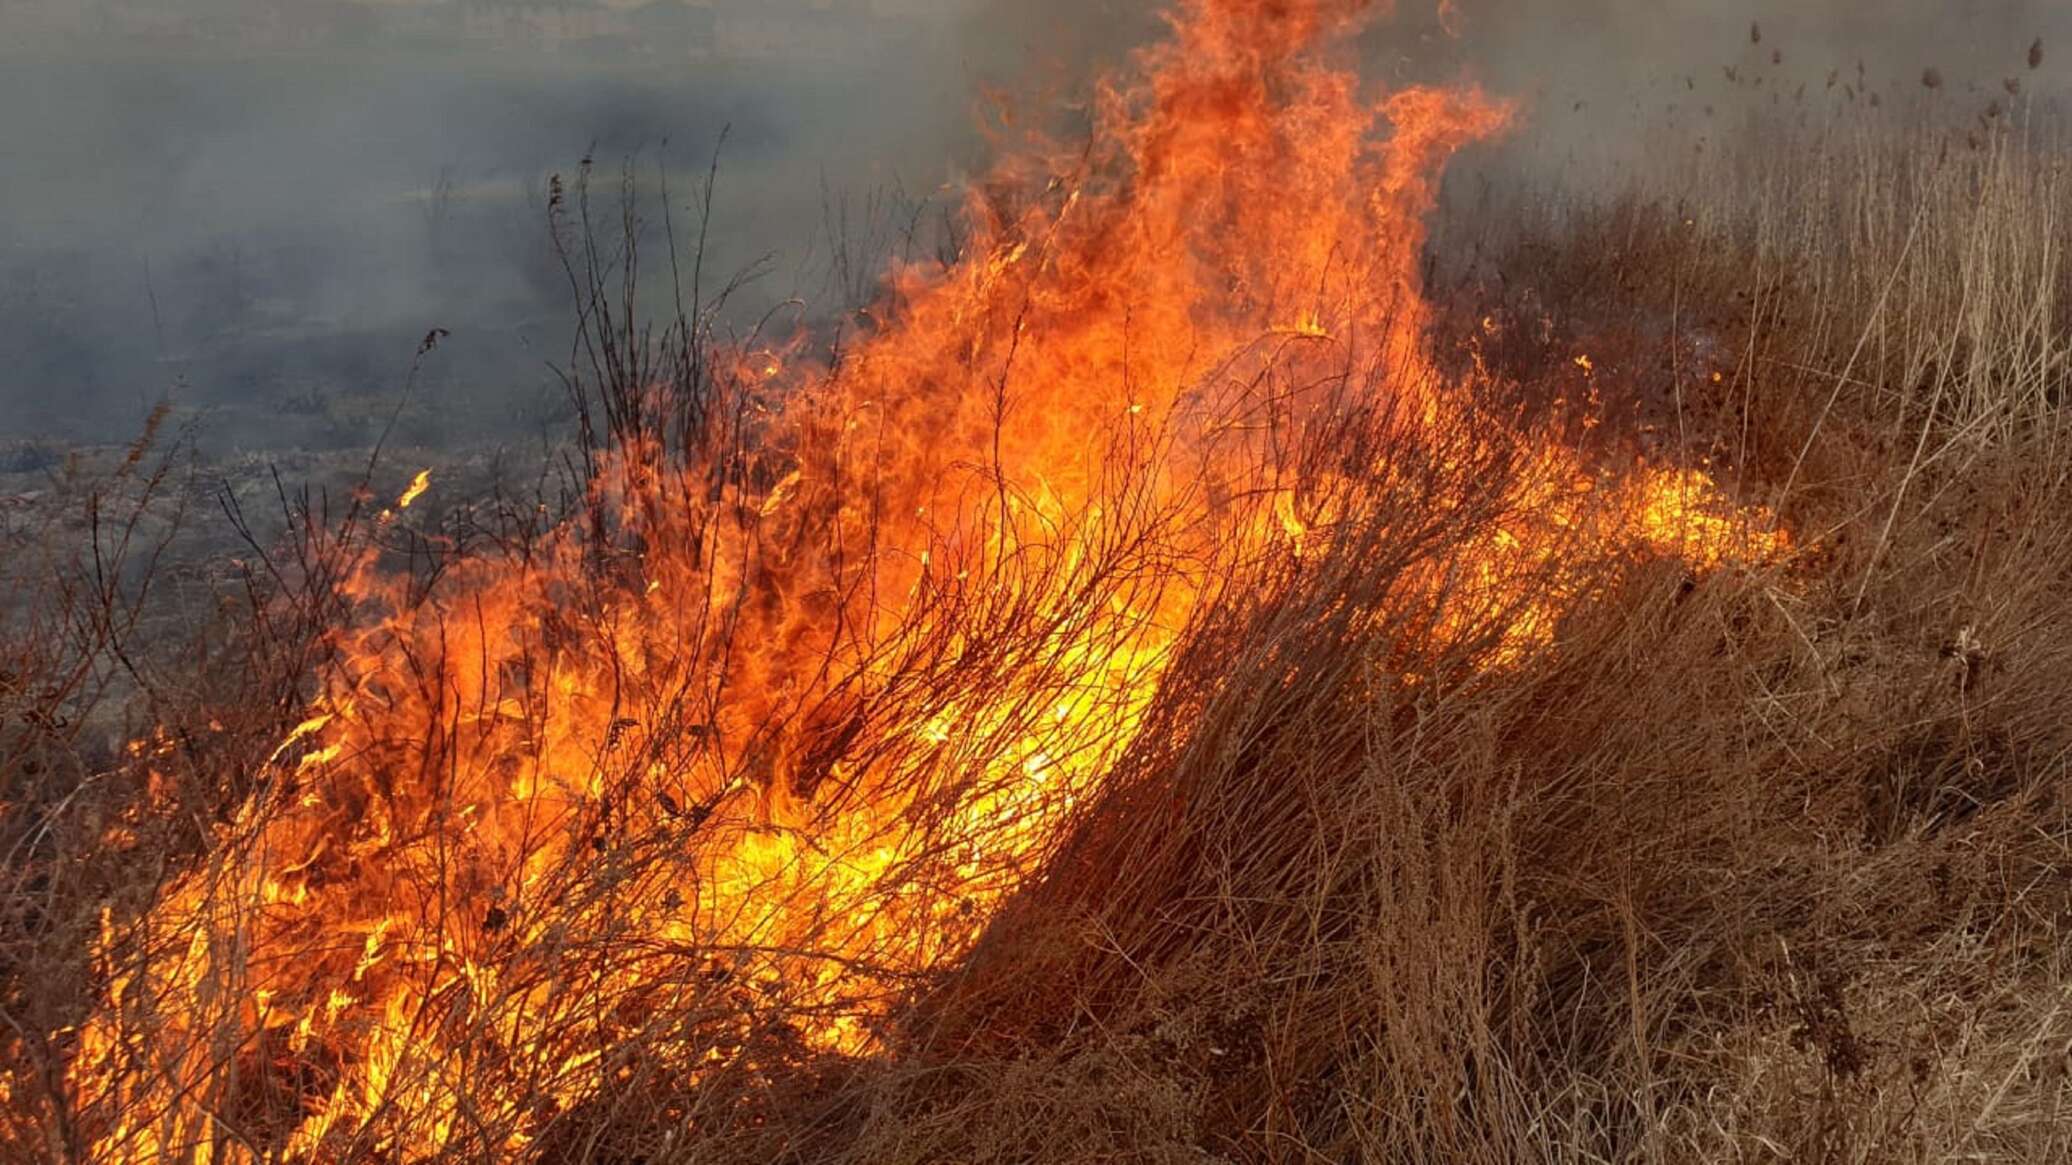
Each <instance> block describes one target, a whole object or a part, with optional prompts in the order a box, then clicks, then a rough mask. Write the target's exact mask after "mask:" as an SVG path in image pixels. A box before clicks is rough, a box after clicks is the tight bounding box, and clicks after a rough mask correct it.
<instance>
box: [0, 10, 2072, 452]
mask: <svg viewBox="0 0 2072 1165" xmlns="http://www.w3.org/2000/svg"><path fill="white" fill-rule="evenodd" d="M1158 7H1159V5H1157V4H1153V3H1149V2H1145V0H1068V2H1056V0H1043V2H1041V3H1038V2H1036V0H818V2H815V0H704V2H702V3H698V4H679V3H677V2H676V0H655V2H653V3H648V4H645V5H643V4H641V3H638V2H637V0H624V2H620V3H595V4H583V3H577V2H575V0H571V2H570V3H568V4H566V5H563V6H561V8H560V9H558V10H557V11H560V12H562V13H563V15H562V16H560V17H556V18H554V19H553V20H548V19H546V18H544V17H540V16H538V13H539V12H541V11H543V10H542V9H540V8H539V7H538V6H530V7H529V8H528V7H527V6H523V5H516V4H506V3H498V2H497V0H471V2H470V3H466V4H463V3H460V2H459V0H421V2H418V0H387V2H384V3H378V4H377V3H355V2H352V0H302V2H300V3H292V4H279V3H260V2H259V0H0V191H4V193H5V196H6V201H5V210H4V213H0V442H4V441H7V440H9V439H16V438H22V437H30V436H42V437H49V438H54V439H58V440H62V441H108V440H119V439H121V437H123V436H124V435H127V434H128V433H130V432H132V431H133V430H134V427H135V425H136V424H137V422H138V420H139V418H140V417H141V416H142V415H143V413H144V412H145V411H146V410H148V408H149V407H150V406H151V405H152V403H153V402H155V401H157V400H159V399H161V398H165V397H170V398H171V399H172V400H173V401H174V402H175V403H176V404H177V405H180V406H182V407H191V408H194V409H203V410H212V412H211V416H213V417H216V418H218V419H217V420H215V421H213V422H212V425H213V426H214V429H213V431H214V432H216V433H217V434H218V439H219V440H220V441H222V442H224V443H227V444H231V445H243V444H250V445H254V446H266V445H267V444H268V443H281V442H287V443H298V442H309V443H319V442H324V441H334V442H340V443H345V442H350V441H352V440H356V439H360V438H361V437H363V436H364V433H365V429H366V423H365V421H366V418H365V417H364V416H362V415H361V414H362V413H365V414H368V415H372V414H374V413H376V412H378V411H379V410H378V409H375V408H374V407H373V406H372V405H371V404H368V405H367V407H365V408H360V409H358V411H356V406H354V405H352V403H351V402H354V401H366V402H373V401H376V400H379V399H385V396H384V394H392V393H393V392H394V391H395V390H396V388H397V387H398V386H399V383H400V381H401V378H402V375H403V371H404V369H405V367H406V366H407V365H408V364H409V362H410V358H411V355H412V353H413V351H414V349H415V346H416V344H417V342H418V340H419V338H421V337H422V336H423V335H424V334H425V333H426V332H427V331H429V330H430V329H432V328H435V327H438V328H446V329H448V330H450V331H451V333H452V336H451V338H450V340H449V341H448V342H447V343H446V344H445V345H444V346H442V350H441V351H440V352H439V353H437V354H436V357H435V358H434V359H433V360H431V361H430V362H428V364H427V368H426V372H425V377H426V385H427V395H428V397H429V398H430V399H431V400H432V401H433V402H435V403H434V405H430V406H427V407H426V409H425V410H422V412H423V416H422V417H421V419H420V424H421V427H422V429H423V432H422V434H421V435H422V436H424V437H425V438H426V439H429V440H445V439H452V440H460V439H465V438H470V437H474V436H480V435H485V434H486V435H492V436H494V435H496V434H497V433H498V432H500V431H502V430H504V429H508V428H510V427H511V426H513V425H514V424H517V423H519V422H522V421H524V420H525V419H526V418H528V417H530V416H532V415H533V414H534V413H535V412H536V411H537V410H540V409H544V408H547V407H548V405H547V404H545V403H543V402H548V401H551V400H552V398H553V397H554V395H555V388H554V382H553V379H552V376H551V373H550V372H549V371H548V368H547V365H548V362H549V361H553V360H557V359H560V358H562V357H564V356H565V354H566V346H565V344H566V334H567V333H566V329H567V322H566V321H567V318H568V314H569V313H568V293H567V288H566V284H565V282H564V281H563V279H562V277H561V274H560V271H559V269H558V267H557V266H556V264H555V262H554V258H553V255H552V252H551V250H550V248H549V247H548V239H547V232H546V230H545V225H544V215H545V209H544V205H543V197H544V196H543V191H544V183H545V177H546V175H547V174H548V173H550V172H555V171H559V172H563V173H569V172H572V171H573V169H574V167H575V166H576V164H577V162H578V160H579V159H581V158H583V157H584V156H586V155H588V156H592V157H594V158H596V159H597V161H598V164H599V167H600V173H601V175H602V178H601V181H602V183H603V185H604V186H605V187H606V188H607V190H606V192H605V193H606V196H608V197H615V194H614V193H613V192H614V191H615V190H616V183H617V174H618V167H619V165H620V164H621V162H622V161H623V160H624V159H626V158H628V157H629V156H630V157H635V158H637V159H638V163H637V164H638V165H639V166H640V167H641V169H642V172H643V173H644V174H660V173H662V172H663V171H664V170H667V171H669V172H670V173H671V174H672V175H673V177H672V179H671V181H672V183H673V190H674V192H675V194H676V197H674V198H673V199H672V204H673V205H674V206H676V207H677V208H678V210H679V211H681V210H682V208H683V207H684V205H685V204H686V203H687V202H688V201H689V198H688V193H687V192H688V191H689V190H690V189H691V188H692V186H693V184H694V183H695V180H696V176H697V175H699V174H700V173H702V171H703V169H704V166H705V163H706V161H707V159H708V156H709V154H710V152H711V150H712V149H713V147H714V145H715V143H716V142H717V141H718V139H719V137H720V133H721V130H722V128H723V127H730V128H729V133H728V138H727V147H726V150H725V152H724V154H723V155H722V174H721V182H720V188H719V196H718V198H717V201H716V205H715V212H716V219H715V223H714V236H713V237H714V239H715V240H716V242H715V246H714V254H713V256H712V262H711V264H710V266H711V267H712V269H715V270H725V271H731V270H738V269H741V268H744V267H747V266H749V265H751V264H753V263H755V262H756V261H757V260H758V259H760V258H761V257H763V256H765V255H769V256H774V259H773V261H771V262H769V263H768V264H766V265H765V266H764V267H763V268H762V270H763V274H762V276H761V278H760V279H759V280H758V281H757V282H756V283H755V284H754V285H753V286H752V287H751V288H750V290H749V291H748V292H746V293H745V294H744V296H743V299H742V308H743V315H744V317H752V316H753V315H754V314H755V313H757V312H760V311H762V310H765V309H767V308H768V307H769V306H770V305H772V304H775V303H777V302H779V301H782V300H784V299H786V298H787V297H791V296H803V297H806V298H808V299H810V300H813V301H814V302H816V303H822V304H827V303H832V302H834V301H839V300H840V299H841V298H843V296H844V295H848V296H850V297H853V296H854V294H855V292H856V285H857V283H858V278H859V277H858V274H857V272H855V271H854V270H844V269H842V267H841V264H840V263H838V262H835V261H834V257H835V255H836V252H835V251H834V250H832V249H831V240H830V237H829V236H830V235H831V234H834V235H841V234H844V233H850V232H853V233H854V234H855V235H857V236H861V237H862V238H863V239H864V242H865V244H866V245H864V246H862V247H861V248H860V249H861V250H863V251H868V252H869V253H870V254H871V255H872V256H876V255H877V254H879V253H880V252H881V251H882V250H884V249H885V246H884V245H881V244H885V242H886V240H885V239H884V238H883V237H878V236H874V235H873V233H872V232H871V231H870V230H869V229H867V228H866V227H863V226H860V225H857V224H860V223H862V222H864V221H865V220H867V219H871V218H872V216H873V211H872V206H873V203H874V200H873V195H874V193H875V194H877V195H878V197H877V198H876V199H875V205H876V206H877V207H878V208H879V213H878V217H880V218H883V217H887V216H888V215H887V213H886V212H885V211H884V208H886V207H888V206H892V205H895V204H897V205H901V206H904V205H907V204H908V202H910V201H911V200H916V199H926V198H928V197H930V196H931V195H933V194H935V193H936V192H937V191H939V190H942V189H944V188H945V186H946V184H948V183H951V182H953V181H954V180H955V178H956V177H957V176H958V175H959V174H960V173H963V172H965V171H966V170H968V169H969V168H971V167H973V166H976V165H979V164H982V160H983V159H982V154H981V149H980V146H979V144H978V138H977V136H976V135H975V134H974V133H973V132H972V130H971V128H970V127H971V125H972V122H973V116H972V114H973V109H974V107H975V105H976V103H977V102H976V97H977V94H978V93H979V92H980V91H981V90H982V89H984V88H986V87H988V86H990V87H993V88H996V89H999V90H1004V91H1009V92H1021V93H1034V94H1039V95H1042V96H1040V97H1037V98H1032V100H1039V101H1055V102H1058V103H1059V104H1060V107H1066V106H1069V105H1070V104H1071V101H1072V98H1073V96H1074V95H1075V94H1078V93H1082V92H1083V91H1084V87H1085V84H1086V82H1087V80H1088V78H1089V77H1090V76H1091V75H1092V74H1093V73H1094V72H1095V71H1097V70H1098V69H1100V68H1102V67H1106V66H1109V65H1113V64H1115V63H1117V62H1119V61H1120V60H1122V59H1123V58H1124V57H1125V56H1126V55H1127V52H1128V49H1129V47H1130V46H1131V45H1133V44H1135V43H1138V42H1140V41H1141V40H1142V39H1143V38H1144V37H1146V36H1148V35H1151V34H1152V33H1154V32H1155V31H1156V28H1157V21H1156V16H1155V14H1156V11H1157V9H1158ZM2068 9H2072V6H2067V5H2064V4H2062V3H2059V2H2057V0H1999V2H1988V0H1955V2H1952V0H1886V2H1882V3H1865V2H1857V0H1847V2H1844V0H1832V2H1829V3H1805V2H1796V3H1793V2H1785V0H1759V2H1755V3H1720V2H1704V0H1459V4H1458V13H1457V16H1456V17H1455V18H1453V19H1451V20H1450V21H1449V22H1448V23H1450V25H1451V28H1452V33H1449V31H1448V28H1447V27H1446V26H1445V25H1442V22H1441V20H1440V18H1439V14H1438V12H1437V11H1436V7H1435V5H1434V4H1433V3H1431V2H1430V0H1404V2H1403V3H1401V4H1399V5H1398V6H1397V9H1396V11H1395V13H1394V15H1393V16H1392V17H1391V18H1389V19H1387V20H1386V21H1383V22H1381V23H1380V24H1378V25H1377V27H1376V29H1375V30H1374V31H1373V33H1372V34H1371V35H1370V36H1369V37H1368V38H1367V39H1366V41H1365V42H1364V44H1363V52H1364V53H1365V54H1366V57H1367V65H1368V70H1369V73H1370V75H1371V76H1372V78H1373V79H1374V80H1375V81H1376V82H1377V83H1400V82H1410V81H1456V80H1463V79H1473V80H1478V81H1480V82H1481V83H1483V84H1484V85H1486V86H1487V87H1489V88H1490V89H1492V90H1494V91H1496V92H1499V93H1504V94H1510V95H1515V96H1517V97H1518V98H1520V99H1521V101H1522V103H1523V105H1524V107H1525V109H1526V114H1525V118H1524V121H1523V123H1522V125H1521V128H1520V130H1519V131H1518V133H1517V134H1516V135H1515V140H1514V143H1513V145H1512V146H1511V147H1509V148H1510V150H1511V152H1512V154H1513V158H1512V162H1511V164H1512V165H1514V166H1516V167H1520V168H1525V169H1531V168H1541V169H1548V168H1551V169H1554V170H1563V171H1564V173H1563V175H1562V178H1563V180H1568V181H1573V180H1575V178H1576V175H1577V174H1587V173H1604V174H1609V173H1614V172H1623V170H1628V169H1631V168H1633V167H1638V166H1644V165H1647V164H1650V163H1651V162H1652V161H1653V160H1654V154H1655V153H1656V152H1657V151H1658V148H1659V143H1660V142H1661V141H1663V140H1664V135H1665V134H1666V135H1667V137H1668V139H1669V140H1677V139H1679V138H1681V139H1689V140H1692V141H1696V140H1700V139H1703V138H1705V137H1707V136H1708V135H1715V134H1718V133H1720V132H1722V130H1721V128H1720V126H1721V125H1722V124H1723V123H1724V122H1725V121H1726V120H1727V119H1728V118H1730V117H1732V116H1733V115H1735V114H1736V113H1739V112H1748V111H1761V110H1764V109H1770V108H1776V109H1789V108H1793V107H1796V109H1797V110H1798V111H1799V112H1798V113H1797V116H1800V117H1813V118H1831V117H1836V116H1840V115H1841V114H1842V113H1843V112H1845V111H1847V110H1849V109H1851V108H1854V107H1857V106H1860V105H1867V104H1868V101H1869V96H1870V94H1871V93H1876V94H1878V95H1879V97H1880V100H1881V102H1882V103H1883V104H1884V105H1885V106H1886V107H1888V108H1900V107H1904V108H1913V107H1916V106H1919V105H1921V104H1922V103H1924V102H1929V103H1937V106H1938V107H1939V108H1940V109H1942V110H1943V111H1944V112H1945V114H1946V116H1947V118H1948V119H1949V120H1950V121H1951V122H1952V123H1953V124H1962V123H1964V122H1965V121H1967V120H1969V119H1971V118H1973V117H1975V116H1979V115H1980V114H1981V112H1982V111H1983V110H1984V109H1985V108H1986V107H1987V106H1988V103H1989V102H1992V101H1995V100H1998V101H2002V102H2003V103H2013V102H2016V101H2019V102H2037V101H2042V102H2051V101H2054V100H2056V99H2057V98H2058V97H2060V96H2061V95H2062V94H2063V92H2064V90H2065V89H2066V87H2067V86H2066V80H2067V77H2068V76H2072V74H2068V72H2067V69H2066V66H2067V64H2068V63H2072V11H2068ZM528 11H529V12H532V13H533V15H531V16H528V15H526V13H527V12H528ZM568 13H575V14H576V15H574V16H570V15H567V14H568ZM1454 34H1457V35H1454ZM2039 38H2041V40H2042V42H2043V46H2044V58H2043V61H2042V63H2041V65H2040V66H2039V67H2037V68H2034V69H2032V68H2030V62H2029V60H2028V57H2029V53H2030V48H2031V45H2032V43H2034V42H2035V41H2037V40H2038V39H2039ZM1859 66H1860V69H1859ZM1931 68H1932V69H1934V70H1936V71H1937V79H1938V80H1939V81H1940V85H1939V86H1938V87H1937V88H1936V89H1934V90H1929V89H1927V88H1926V87H1925V86H1924V85H1923V83H1922V80H1923V75H1924V72H1925V71H1926V70H1929V69H1931ZM2010 79H2013V80H2016V81H2019V82H2020V88H2021V94H2020V96H2019V98H2016V97H2013V96H2011V95H2010V94H2008V92H2007V91H2006V88H2005V83H2006V82H2007V81H2008V80H2010ZM1831 80H1832V81H1833V82H1834V83H1833V84H1832V85H1831V84H1830V81H1831ZM1802 88H1803V89H1804V90H1805V92H1804V93H1803V94H1802V93H1801V89H1802ZM665 142H666V143H667V144H666V146H665ZM887 191H894V192H899V193H898V194H897V195H896V196H894V197H891V198H887V197H884V192H887ZM890 217H897V216H890ZM831 224H832V225H833V226H834V227H835V228H836V229H834V230H832V231H830V229H829V227H830V225H831ZM851 242H852V244H853V243H854V242H855V240H854V239H852V240H851ZM891 245H893V246H894V248H895V249H896V244H891ZM831 284H841V285H843V286H833V287H831V286H830V285H831ZM340 402H346V403H344V404H341V403H340Z"/></svg>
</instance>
